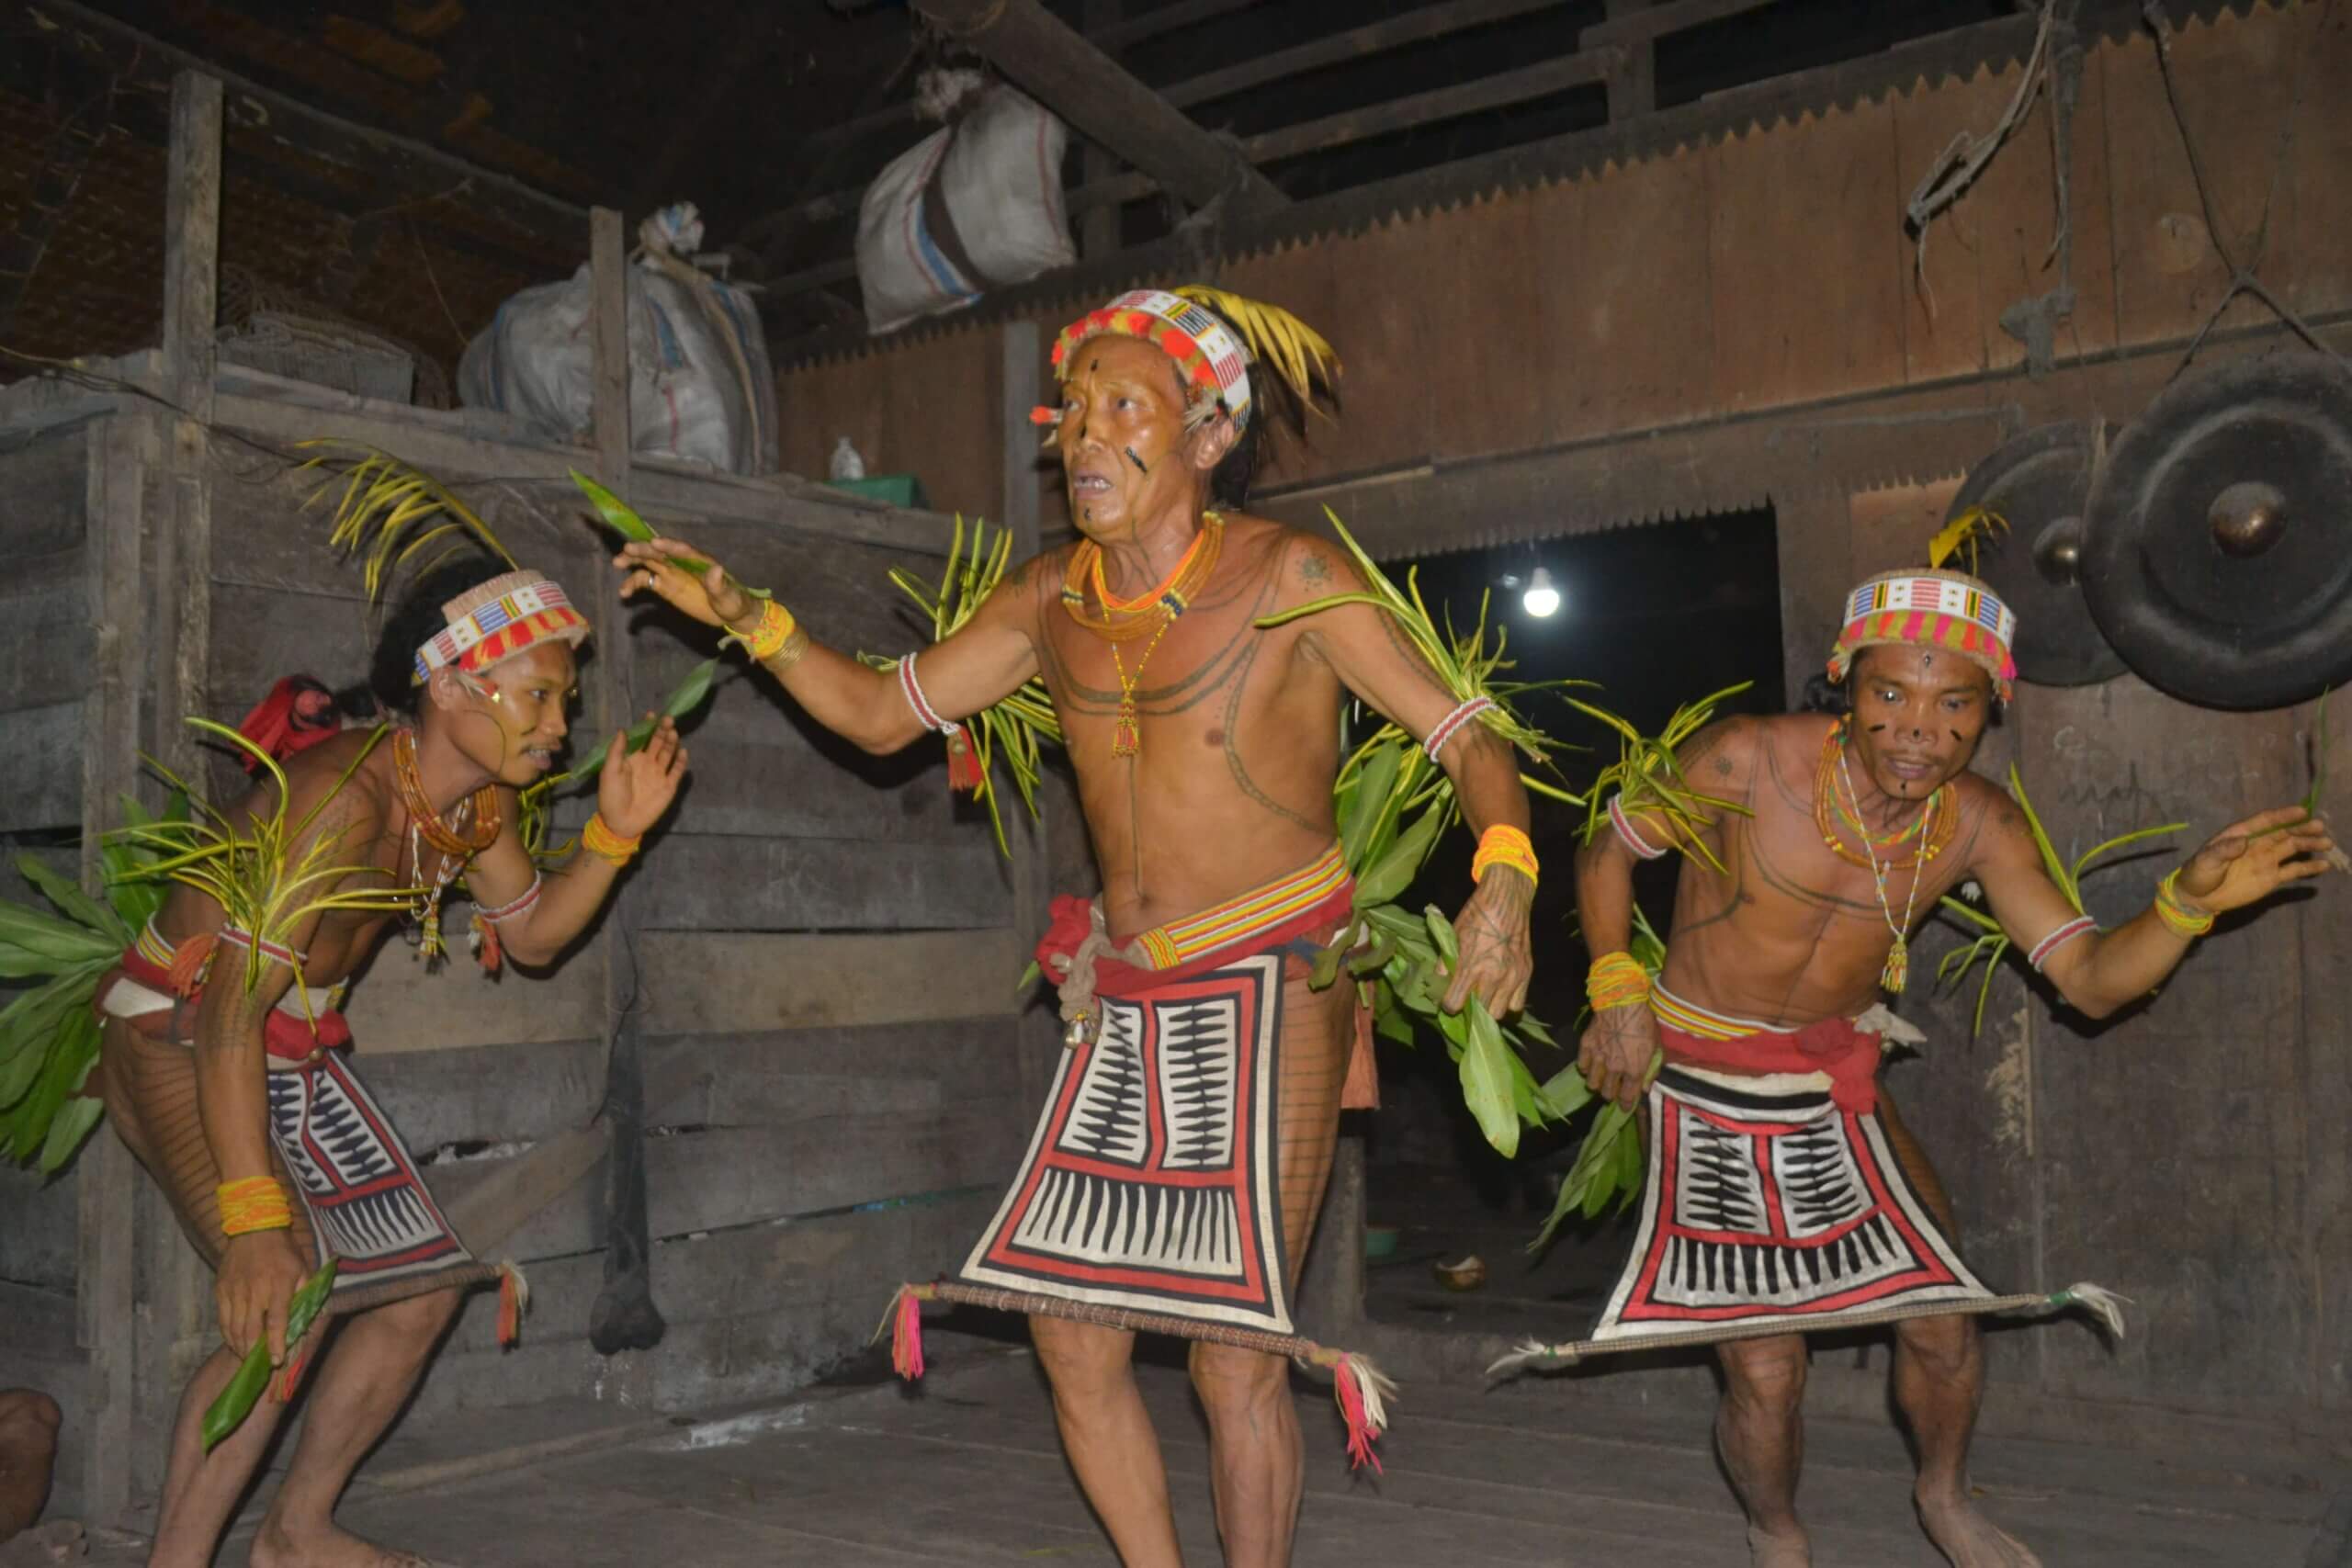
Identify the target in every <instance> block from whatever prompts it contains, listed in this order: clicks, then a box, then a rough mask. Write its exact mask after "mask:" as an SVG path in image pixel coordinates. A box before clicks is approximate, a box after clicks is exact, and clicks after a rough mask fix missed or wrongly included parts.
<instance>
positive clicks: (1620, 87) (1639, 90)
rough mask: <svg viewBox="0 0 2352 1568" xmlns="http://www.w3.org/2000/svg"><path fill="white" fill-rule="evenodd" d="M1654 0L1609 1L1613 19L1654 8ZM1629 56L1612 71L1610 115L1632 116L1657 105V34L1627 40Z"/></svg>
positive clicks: (1621, 118) (1641, 113)
mask: <svg viewBox="0 0 2352 1568" xmlns="http://www.w3.org/2000/svg"><path fill="white" fill-rule="evenodd" d="M1651 8H1652V6H1651V4H1650V0H1609V19H1610V20H1611V21H1612V22H1613V21H1618V20H1620V19H1623V18H1626V17H1634V16H1635V15H1637V14H1639V13H1641V12H1644V11H1646V10H1649V9H1651ZM1623 48H1624V51H1625V57H1624V61H1623V63H1621V64H1620V65H1619V66H1618V67H1617V69H1616V70H1614V71H1611V73H1609V118H1610V120H1611V122H1612V123H1614V122H1615V121H1618V120H1625V119H1632V118H1634V116H1635V115H1645V114H1648V113H1649V112H1650V111H1652V110H1653V109H1655V108H1657V39H1656V38H1654V37H1643V38H1638V39H1624V40H1623Z"/></svg>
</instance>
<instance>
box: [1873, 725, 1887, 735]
mask: <svg viewBox="0 0 2352 1568" xmlns="http://www.w3.org/2000/svg"><path fill="white" fill-rule="evenodd" d="M1885 733H1886V726H1884V725H1883V724H1873V725H1871V734H1872V735H1883V734H1885Z"/></svg>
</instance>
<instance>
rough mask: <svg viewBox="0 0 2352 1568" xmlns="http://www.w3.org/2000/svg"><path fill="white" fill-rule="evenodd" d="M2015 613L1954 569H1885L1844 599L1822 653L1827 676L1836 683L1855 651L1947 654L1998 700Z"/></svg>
mask: <svg viewBox="0 0 2352 1568" xmlns="http://www.w3.org/2000/svg"><path fill="white" fill-rule="evenodd" d="M2017 637H2018V615H2017V612H2016V611H2015V610H2012V609H2010V608H2009V607H2008V606H2007V604H2003V603H2001V601H2000V600H1999V599H1998V598H1996V597H1995V596H1994V593H1993V591H1992V590H1991V589H1989V588H1987V587H1985V584H1983V583H1982V582H1979V581H1976V579H1974V578H1973V577H1967V576H1963V575H1962V574H1961V573H1960V572H1957V571H1935V570H1916V571H1890V572H1886V573H1883V575H1881V576H1878V577H1873V578H1871V580H1870V581H1868V582H1865V583H1863V584H1862V585H1861V586H1860V588H1857V589H1855V590H1854V592H1853V593H1852V594H1851V595H1850V596H1849V598H1848V599H1847V601H1846V615H1845V625H1844V627H1843V629H1842V630H1840V631H1839V632H1838V641H1837V644H1836V646H1834V647H1833V648H1831V649H1830V650H1829V678H1830V679H1831V680H1833V681H1843V680H1844V679H1845V678H1846V672H1847V671H1849V670H1850V669H1852V668H1853V663H1854V655H1855V654H1857V653H1860V651H1861V650H1862V649H1866V648H1874V647H1879V646H1882V645H1885V644H1892V643H1903V644H1907V645H1909V646H1911V647H1914V648H1940V649H1950V650H1951V651H1952V652H1954V653H1957V654H1958V655H1960V656H1961V657H1962V659H1965V660H1968V661H1969V662H1971V663H1972V664H1976V665H1979V666H1981V667H1982V668H1983V669H1984V670H1985V671H1986V672H1988V673H1989V674H1991V676H1992V677H1993V689H1994V690H1995V691H1996V693H1998V694H1999V695H2000V699H2001V700H2002V701H2003V702H2007V701H2008V700H2009V698H2010V697H2011V696H2012V695H2013V694H2015V690H2016V682H2017V678H2018V666H2017V660H2014V659H2012V658H2011V657H2010V656H2009V649H2011V648H2012V647H2014V646H2015V645H2016V643H2017Z"/></svg>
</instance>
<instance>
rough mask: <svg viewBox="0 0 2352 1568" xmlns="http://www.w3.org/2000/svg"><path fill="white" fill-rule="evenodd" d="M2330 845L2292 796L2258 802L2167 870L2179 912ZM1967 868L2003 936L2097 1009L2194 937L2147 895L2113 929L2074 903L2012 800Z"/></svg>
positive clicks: (2267, 889)
mask: <svg viewBox="0 0 2352 1568" xmlns="http://www.w3.org/2000/svg"><path fill="white" fill-rule="evenodd" d="M2334 845H2335V840H2333V839H2331V838H2329V836H2328V833H2327V825H2326V824H2325V823H2324V822H2323V821H2321V820H2320V819H2319V818H2315V817H2312V816H2311V815H2310V814H2309V813H2307V812H2306V811H2304V809H2303V808H2302V807H2300V806H2290V807H2281V808H2280V809H2278V810H2275V811H2266V812H2263V813H2262V814H2261V815H2259V816H2256V817H2249V818H2246V819H2245V821H2243V822H2240V823H2238V824H2237V825H2236V826H2234V827H2232V828H2228V829H2223V830H2222V832H2221V833H2220V834H2219V835H2217V836H2216V837H2215V838H2214V839H2213V840H2212V841H2211V842H2210V843H2208V844H2206V845H2205V847H2204V848H2202V849H2200V850H2199V851H2198V852H2196V853H2195V854H2194V855H2191V856H2190V857H2189V858H2188V861H2187V862H2186V863H2183V865H2182V866H2181V868H2180V870H2179V871H2178V872H2177V874H2175V880H2174V882H2173V889H2174V895H2175V897H2176V900H2177V907H2178V908H2179V910H2180V911H2181V913H2182V914H2183V915H2184V916H2186V917H2187V919H2188V922H2190V923H2195V922H2199V921H2203V920H2205V919H2207V918H2208V917H2210V916H2212V915H2218V914H2222V913H2225V912H2226V911H2228V910H2231V909H2239V908H2245V907H2246V906H2247V905H2250V904H2255V903H2258V902H2260V901H2261V900H2262V899H2264V898H2267V897H2270V895H2271V894H2273V893H2276V892H2277V891H2278V889H2279V888H2281V887H2284V886H2288V885H2290V883H2295V882H2300V881H2302V880H2303V879H2304V878H2306V877H2312V876H2317V875H2319V874H2321V873H2322V872H2324V871H2325V870H2327V869H2328V864H2327V862H2326V861H2325V860H2324V859H2321V858H2319V857H2321V856H2324V855H2325V854H2326V853H2327V852H2328V851H2329V850H2330V849H2332V848H2333V847H2334ZM1969 873H1970V874H1971V875H1973V876H1974V877H1975V878H1976V879H1977V881H1978V882H1980V883H1981V884H1983V886H1984V888H1985V898H1986V899H1987V900H1988V901H1989V902H1990V903H1991V904H1992V906H1993V913H1994V915H1995V916H1996V918H1997V919H1999V920H2000V922H2001V929H2002V930H2004V931H2007V932H2008V934H2009V940H2010V941H2011V942H2014V943H2015V944H2016V945H2017V948H2018V951H2019V952H2020V953H2025V954H2026V955H2027V957H2028V959H2029V961H2030V962H2032V963H2033V964H2034V966H2035V967H2036V968H2038V969H2039V970H2041V973H2043V974H2045V975H2047V976H2050V980H2051V983H2052V985H2054V986H2056V987H2058V992H2059V994H2060V995H2061V996H2063V997H2064V998H2066V1000H2067V1002H2068V1004H2069V1005H2071V1006H2072V1007H2074V1008H2075V1010H2077V1011H2079V1012H2083V1013H2086V1014H2087V1015H2089V1016H2090V1017H2092V1018H2105V1017H2107V1016H2108V1015H2109V1013H2111V1012H2114V1011H2115V1010H2117V1009H2119V1008H2121V1007H2124V1006H2126V1005H2128V1004H2129V1003H2131V1002H2132V1001H2134V1000H2136V999H2137V998H2141V997H2144V996H2146V995H2147V994H2148V993H2149V992H2151V991H2153V990H2154V989H2155V988H2156V987H2157V986H2158V985H2160V984H2162V983H2163V981H2164V978H2165V976H2167V975H2170V974H2171V973H2172V972H2173V970H2174V968H2175V967H2176V966H2177V965H2178V964H2179V963H2180V961H2181V959H2182V958H2183V957H2184V956H2185V955H2186V954H2187V953H2188V947H2189V943H2190V942H2194V941H2195V940H2196V938H2195V936H2194V935H2192V934H2186V933H2184V932H2183V931H2178V930H2176V929H2175V925H2176V924H2178V923H2180V922H2179V921H2174V922H2167V921H2166V920H2165V918H2164V915H2163V914H2162V913H2161V912H2160V911H2159V909H2158V907H2157V906H2156V905H2154V904H2151V905H2150V906H2149V907H2148V908H2145V909H2143V910H2142V911H2141V912H2140V913H2139V914H2137V915H2135V916H2133V917H2132V918H2131V919H2129V920H2126V921H2125V922H2123V924H2121V925H2120V926H2118V927H2116V928H2115V929H2114V930H2113V931H2097V930H2094V929H2092V927H2091V926H2090V925H2089V923H2088V922H2087V919H2086V918H2084V917H2080V916H2077V915H2076V914H2075V908H2074V906H2073V905H2072V904H2070V903H2068V902H2067V901H2066V896H2065V895H2064V893H2062V892H2061V891H2060V890H2059V888H2058V886H2057V885H2056V884H2055V883H2053V882H2052V881H2051V880H2050V875H2049V874H2048V873H2047V872H2046V871H2045V870H2043V868H2042V864H2041V853H2040V852H2039V851H2038V850H2036V849H2035V847H2034V843H2033V840H2032V839H2031V838H2030V836H2029V835H2028V833H2027V830H2026V827H2025V823H2024V821H2023V819H2022V818H2019V817H2018V814H2017V812H2016V810H2015V809H2014V808H2011V809H2009V810H2007V811H1997V810H1996V812H1995V813H1994V814H1993V817H1992V819H1991V821H1990V823H1989V824H1988V829H1987V833H1986V835H1985V840H1983V841H1982V842H1981V843H1980V847H1979V849H1978V851H1977V854H1976V857H1975V859H1974V861H1973V863H1971V865H1970V866H1969Z"/></svg>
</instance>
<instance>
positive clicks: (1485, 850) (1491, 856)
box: [1470, 822, 1535, 882]
mask: <svg viewBox="0 0 2352 1568" xmlns="http://www.w3.org/2000/svg"><path fill="white" fill-rule="evenodd" d="M1490 865H1507V866H1509V867H1510V868H1511V869H1512V870H1513V871H1516V872H1519V873H1521V874H1522V875H1524V876H1525V877H1526V878H1527V880H1528V881H1530V882H1533V881H1534V880H1535V846H1534V845H1533V844H1532V843H1530V842H1529V841H1528V838H1527V835H1526V834H1525V833H1523V832H1521V830H1520V829H1517V828H1513V827H1510V826H1509V825H1507V824H1505V823H1501V822H1498V823H1496V824H1495V825H1494V826H1493V827H1491V828H1489V829H1487V830H1486V831H1485V832H1483V833H1481V834H1479V835H1478V852H1477V853H1476V854H1475V855H1473V856H1472V857H1471V858H1470V880H1471V881H1473V882H1483V881H1485V880H1486V877H1487V867H1488V866H1490Z"/></svg>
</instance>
